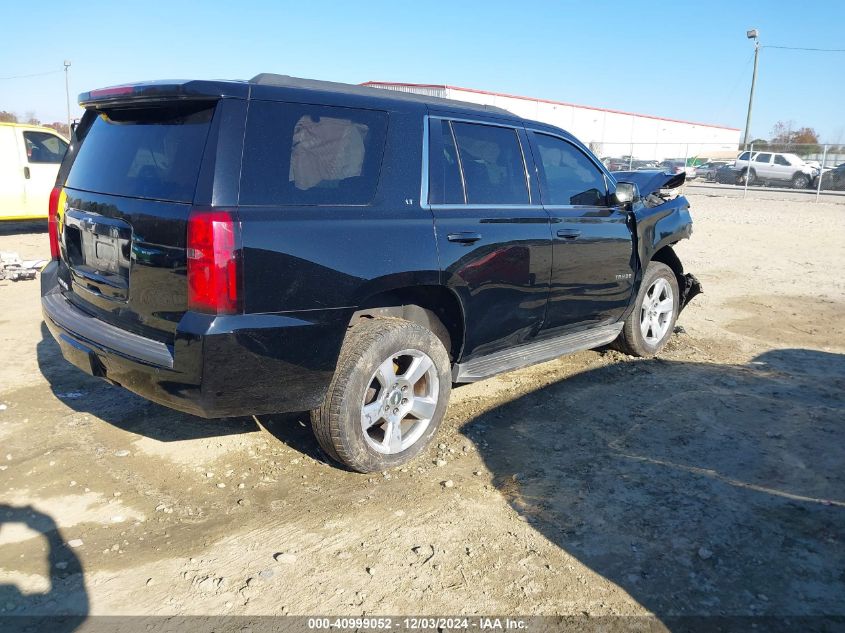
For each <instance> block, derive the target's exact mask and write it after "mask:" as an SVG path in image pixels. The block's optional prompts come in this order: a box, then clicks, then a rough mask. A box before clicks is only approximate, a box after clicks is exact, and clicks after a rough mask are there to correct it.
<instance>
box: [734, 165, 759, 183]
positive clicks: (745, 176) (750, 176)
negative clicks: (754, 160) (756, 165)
mask: <svg viewBox="0 0 845 633" xmlns="http://www.w3.org/2000/svg"><path fill="white" fill-rule="evenodd" d="M746 180H747V181H748V184H749V186H750V185H753V184H754V181H755V180H757V174H756V173H755V171H754V170H753V169H743V170H742V172H741V173H740V174H739V178H737V179H736V184H738V185H743V186H744V185H745V181H746Z"/></svg>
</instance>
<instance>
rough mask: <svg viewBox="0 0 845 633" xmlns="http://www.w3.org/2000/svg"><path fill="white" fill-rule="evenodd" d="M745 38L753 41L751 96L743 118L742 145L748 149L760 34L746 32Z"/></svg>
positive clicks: (754, 31)
mask: <svg viewBox="0 0 845 633" xmlns="http://www.w3.org/2000/svg"><path fill="white" fill-rule="evenodd" d="M745 36H746V37H747V38H748V39H749V40H754V73H753V74H752V75H751V94H750V95H749V96H748V116H746V117H745V138H744V139H743V141H742V145H743V147H744V148H745V149H748V135H749V133H750V132H751V107H752V106H753V105H754V86H755V85H756V84H757V56H758V55H759V53H760V33H759V31H757V29H751V30H750V31H746V33H745Z"/></svg>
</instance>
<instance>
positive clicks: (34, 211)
mask: <svg viewBox="0 0 845 633" xmlns="http://www.w3.org/2000/svg"><path fill="white" fill-rule="evenodd" d="M67 146H68V142H67V139H65V138H64V137H63V136H62V135H61V134H59V133H58V132H56V130H54V129H52V128H49V127H42V126H40V125H27V124H25V123H0V220H35V219H41V218H45V219H46V218H47V208H48V203H49V199H50V191H51V190H52V188H53V185H54V184H55V181H56V174H57V173H58V171H59V165H60V164H61V162H62V159H63V158H64V155H65V151H67Z"/></svg>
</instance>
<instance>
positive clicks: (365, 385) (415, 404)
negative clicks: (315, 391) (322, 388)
mask: <svg viewBox="0 0 845 633" xmlns="http://www.w3.org/2000/svg"><path fill="white" fill-rule="evenodd" d="M450 370H451V366H450V363H449V355H448V354H447V352H446V348H445V347H444V346H443V343H442V342H441V341H440V339H439V338H437V336H435V335H434V334H433V333H432V332H430V331H429V330H427V329H426V328H424V327H423V326H421V325H418V324H416V323H412V322H411V321H405V320H403V319H396V318H375V319H362V320H361V321H359V322H358V323H356V324H355V325H354V326H353V327H352V328H351V329H350V330H349V332H348V333H347V336H346V340H345V341H344V343H343V348H342V349H341V353H340V359H339V360H338V364H337V369H336V370H335V374H334V377H333V378H332V382H331V384H330V385H329V389H328V392H327V393H326V397H325V400H324V402H323V405H322V406H321V407H320V408H318V409H315V410H313V411H312V412H311V424H312V427H313V429H314V434H315V436H316V438H317V442H318V443H319V444H320V446H321V448H322V449H323V450H324V451H325V452H326V453H327V454H328V455H329V456H330V457H332V458H333V459H335V460H337V461H339V462H340V463H342V464H344V465H345V466H347V467H349V468H350V469H352V470H355V471H357V472H361V473H369V472H375V471H381V470H385V469H388V468H394V467H396V466H399V465H401V464H404V463H406V462H408V461H410V460H411V459H413V458H414V457H416V456H417V455H418V454H419V453H420V452H422V451H423V450H424V449H425V448H426V447H427V446H428V445H429V444H430V443H431V440H432V439H433V437H434V435H435V433H436V432H437V429H438V427H439V426H440V422H441V420H442V419H443V415H444V414H445V412H446V407H447V405H448V403H449V395H450V393H451V388H452V379H451V371H450Z"/></svg>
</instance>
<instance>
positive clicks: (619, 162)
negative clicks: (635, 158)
mask: <svg viewBox="0 0 845 633" xmlns="http://www.w3.org/2000/svg"><path fill="white" fill-rule="evenodd" d="M602 163H604V166H605V167H607V168H608V170H610V171H624V170H626V169H628V168H629V166H630V164H631V160H630V159H628V158H605V159H603V160H602Z"/></svg>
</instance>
